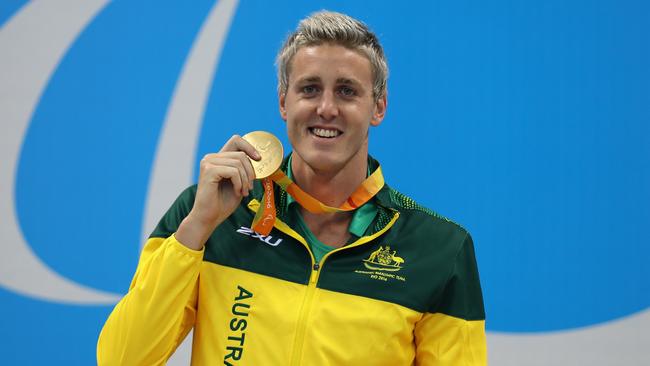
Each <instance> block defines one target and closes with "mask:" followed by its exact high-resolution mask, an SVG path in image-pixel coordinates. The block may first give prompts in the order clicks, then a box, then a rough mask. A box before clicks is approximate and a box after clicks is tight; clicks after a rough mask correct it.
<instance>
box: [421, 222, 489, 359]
mask: <svg viewBox="0 0 650 366" xmlns="http://www.w3.org/2000/svg"><path fill="white" fill-rule="evenodd" d="M430 310H431V311H430V312H427V313H426V314H424V316H423V317H422V319H421V320H420V321H419V322H418V323H417V324H416V327H415V343H416V360H415V363H416V365H436V366H457V365H466V366H484V365H487V347H486V338H485V311H484V309H483V296H482V293H481V285H480V282H479V276H478V269H477V266H476V259H475V255H474V246H473V243H472V238H471V237H470V236H469V234H468V235H467V236H466V237H465V239H464V240H463V243H462V246H461V247H460V250H459V252H458V254H457V255H456V258H455V263H454V268H453V270H452V273H451V275H450V277H449V279H448V281H447V284H446V286H445V290H444V293H443V296H442V298H441V301H440V303H439V304H437V305H436V306H434V307H433V308H432V309H430Z"/></svg>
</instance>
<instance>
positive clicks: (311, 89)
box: [302, 85, 318, 94]
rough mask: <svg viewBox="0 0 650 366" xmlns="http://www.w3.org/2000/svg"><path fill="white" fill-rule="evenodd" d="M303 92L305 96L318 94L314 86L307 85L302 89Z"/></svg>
mask: <svg viewBox="0 0 650 366" xmlns="http://www.w3.org/2000/svg"><path fill="white" fill-rule="evenodd" d="M302 92H303V93H304V94H314V93H316V92H318V89H317V88H316V87H315V86H314V85H307V86H303V87H302Z"/></svg>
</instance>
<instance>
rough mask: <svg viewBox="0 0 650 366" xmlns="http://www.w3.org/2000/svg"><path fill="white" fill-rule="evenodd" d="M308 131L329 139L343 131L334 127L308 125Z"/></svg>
mask: <svg viewBox="0 0 650 366" xmlns="http://www.w3.org/2000/svg"><path fill="white" fill-rule="evenodd" d="M309 132H311V133H312V134H313V135H315V136H317V137H321V138H326V139H331V138H335V137H337V136H340V135H341V134H342V133H343V132H341V131H339V130H336V129H328V128H317V127H310V128H309Z"/></svg>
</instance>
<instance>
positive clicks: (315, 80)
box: [297, 76, 320, 84]
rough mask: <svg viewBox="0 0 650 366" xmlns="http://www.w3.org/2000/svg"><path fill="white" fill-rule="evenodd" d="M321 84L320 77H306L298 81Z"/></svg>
mask: <svg viewBox="0 0 650 366" xmlns="http://www.w3.org/2000/svg"><path fill="white" fill-rule="evenodd" d="M318 82H320V77H318V76H305V77H304V78H300V79H298V81H297V83H298V84H302V83H318Z"/></svg>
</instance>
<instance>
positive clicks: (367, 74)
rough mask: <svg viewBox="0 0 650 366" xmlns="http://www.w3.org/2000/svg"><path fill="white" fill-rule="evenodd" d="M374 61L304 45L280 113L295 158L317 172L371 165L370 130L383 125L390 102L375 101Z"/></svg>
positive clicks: (340, 48) (334, 48)
mask: <svg viewBox="0 0 650 366" xmlns="http://www.w3.org/2000/svg"><path fill="white" fill-rule="evenodd" d="M372 87H373V77H372V68H371V64H370V61H369V60H368V59H367V58H366V57H365V56H362V55H361V54H359V53H357V52H355V51H352V50H349V49H347V48H345V47H343V46H338V45H333V44H323V45H319V46H311V47H302V48H301V49H299V50H298V52H297V53H296V55H295V56H294V57H293V60H292V63H291V72H290V74H289V83H288V88H287V92H286V94H284V95H283V94H281V95H280V114H281V115H282V118H283V119H284V120H285V121H286V122H287V133H288V136H289V140H290V141H291V145H292V146H293V150H294V153H295V155H297V156H295V159H299V160H300V161H301V162H305V163H307V164H308V165H309V166H310V167H311V168H312V169H314V170H316V171H328V172H331V171H337V170H341V169H343V168H344V167H345V166H346V164H348V163H349V162H350V161H351V160H352V159H355V158H356V161H357V162H358V161H360V160H361V159H363V160H364V161H365V159H366V155H367V153H368V128H369V126H371V125H372V126H377V125H379V123H381V120H382V119H383V117H384V112H385V110H386V98H385V97H384V98H380V99H379V100H378V101H375V98H374V97H373V90H372Z"/></svg>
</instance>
